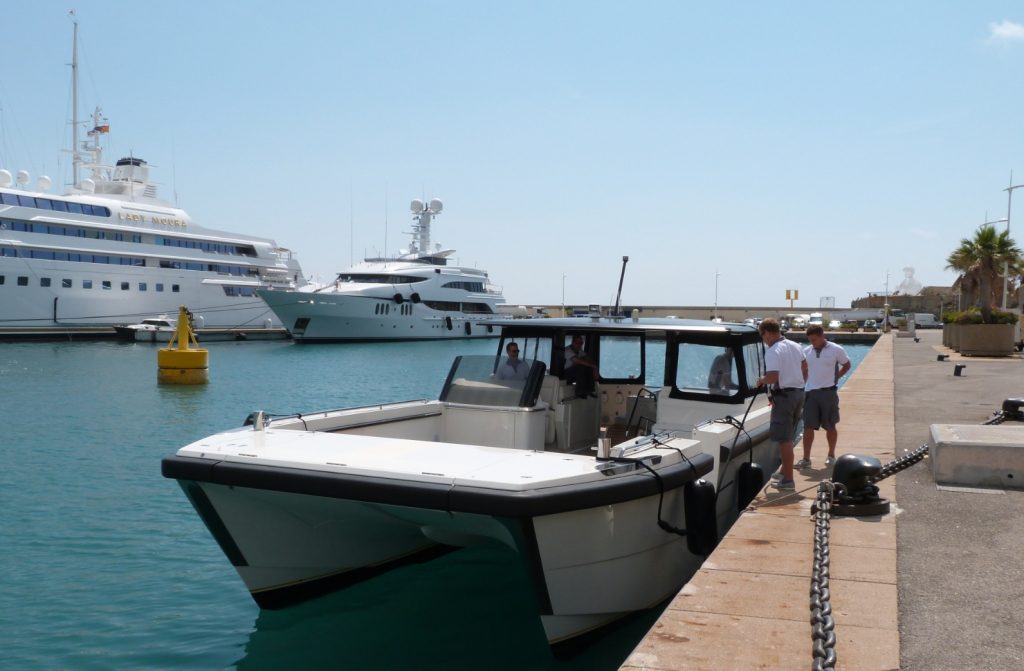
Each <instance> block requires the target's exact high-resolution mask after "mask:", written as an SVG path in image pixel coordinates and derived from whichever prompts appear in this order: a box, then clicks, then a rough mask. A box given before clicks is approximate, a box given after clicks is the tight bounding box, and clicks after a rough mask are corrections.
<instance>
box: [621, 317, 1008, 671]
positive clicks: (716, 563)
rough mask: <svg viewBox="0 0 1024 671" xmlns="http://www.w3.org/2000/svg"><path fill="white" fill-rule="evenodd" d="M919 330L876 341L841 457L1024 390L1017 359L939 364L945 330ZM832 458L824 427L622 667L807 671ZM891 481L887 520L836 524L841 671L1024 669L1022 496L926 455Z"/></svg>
mask: <svg viewBox="0 0 1024 671" xmlns="http://www.w3.org/2000/svg"><path fill="white" fill-rule="evenodd" d="M920 335H921V342H920V343H915V342H914V341H913V340H912V339H909V338H908V339H899V340H897V339H896V338H894V337H892V336H885V337H882V338H880V339H879V341H878V343H877V344H876V345H875V347H874V348H873V349H872V351H871V352H870V354H869V355H868V356H867V357H866V358H865V360H864V361H863V362H862V363H861V365H860V366H859V367H858V369H857V370H856V371H855V373H854V375H853V377H852V378H851V379H850V380H849V381H848V382H847V383H846V385H845V386H844V387H843V389H842V390H841V391H840V399H841V405H842V421H841V423H840V438H839V449H838V454H844V453H858V454H866V455H872V456H876V457H877V458H878V459H880V460H881V461H882V462H886V461H889V460H891V459H892V458H893V457H894V456H895V454H896V451H897V450H899V452H900V454H902V453H903V451H904V450H908V449H913V448H916V447H918V446H919V445H921V444H924V443H927V442H928V438H929V436H928V427H929V425H930V424H932V423H938V422H959V423H979V422H981V421H983V420H985V419H986V418H987V417H988V416H989V415H990V414H991V413H992V412H993V411H994V410H997V409H998V408H999V405H1000V403H1001V401H1002V399H1004V398H1007V397H1011V396H1020V395H1024V375H1022V373H1024V367H1022V363H1021V362H1020V361H1019V360H1013V361H1007V360H1002V361H989V362H981V361H975V362H972V364H971V365H970V366H969V368H968V372H967V374H966V375H965V376H964V377H954V376H953V374H952V372H953V364H952V363H950V362H942V363H940V362H937V361H936V357H935V354H936V351H935V347H936V346H938V344H939V342H940V339H941V336H940V335H939V334H938V333H934V332H932V333H921V334H920ZM799 449H800V448H799V446H798V447H797V450H798V454H799ZM825 454H826V449H825V444H824V436H819V437H818V440H817V441H816V443H815V448H814V453H813V454H812V460H813V461H814V464H815V468H813V469H810V470H805V471H803V472H799V471H798V473H797V494H796V495H793V494H790V495H783V494H780V493H778V492H775V491H774V490H772V489H770V488H769V489H768V490H767V491H766V492H762V494H761V495H760V496H759V497H758V498H757V499H756V500H755V501H754V503H752V504H751V507H750V509H749V510H748V511H747V512H746V513H744V515H743V516H741V518H740V519H739V520H738V521H737V523H736V524H735V525H734V526H733V528H732V529H731V530H730V531H729V533H728V534H727V535H726V536H725V538H724V539H723V540H722V542H721V543H720V544H719V546H718V547H717V548H716V549H715V551H714V553H712V554H711V556H710V557H709V558H708V560H707V561H706V562H705V564H704V566H703V567H702V568H701V570H700V571H699V572H698V573H697V575H695V576H694V578H693V579H692V580H691V581H690V582H689V583H688V584H687V585H686V586H685V587H684V588H683V590H682V591H681V592H680V593H679V595H678V596H677V597H676V598H675V599H674V600H673V601H672V602H671V604H670V605H669V606H668V608H667V609H666V611H665V612H664V614H663V615H662V616H661V618H660V619H659V620H658V622H657V623H656V624H655V626H654V627H653V628H652V629H651V630H650V632H649V633H648V634H647V636H646V637H645V638H644V639H643V641H641V643H640V644H639V645H638V646H637V648H636V649H635V650H634V652H633V654H632V655H630V656H629V657H628V658H627V659H626V661H625V662H624V664H623V667H622V668H623V669H626V670H630V671H638V670H640V669H649V670H668V669H673V670H674V669H805V668H809V667H810V666H811V662H812V655H811V636H810V624H809V615H810V614H809V599H808V593H809V588H810V584H809V581H810V570H811V563H812V549H813V524H812V522H811V520H810V507H811V503H812V502H813V497H814V495H815V492H816V485H817V483H818V482H819V481H820V480H821V479H824V478H825V477H827V475H828V473H827V472H826V471H825V470H824V469H822V468H820V467H819V466H820V465H821V463H822V460H823V458H824V455H825ZM880 489H881V494H882V496H885V497H886V498H889V499H890V500H891V501H892V502H893V512H892V513H891V514H889V515H887V516H885V517H874V518H859V519H857V518H837V517H834V518H833V522H832V531H831V544H832V562H831V574H832V606H833V609H834V615H835V621H836V636H837V645H836V652H837V656H838V662H839V663H838V667H837V668H839V669H847V670H852V669H957V670H960V669H966V668H970V669H1009V668H1024V652H1022V651H1024V644H1022V643H1021V642H1020V632H1021V631H1024V615H1022V611H1021V609H1019V608H1018V607H1017V605H1018V604H1019V603H1020V602H1021V599H1022V598H1024V585H1022V584H1021V582H1020V580H1019V578H1020V575H1021V566H1022V563H1024V562H1022V560H1021V555H1022V553H1024V492H1014V491H1008V492H1003V491H1002V490H989V491H987V492H979V491H962V490H958V491H950V490H948V489H945V490H939V489H937V488H936V486H935V483H934V481H933V480H932V479H931V473H930V471H929V469H928V465H927V463H922V464H917V465H915V466H912V467H911V468H909V469H908V470H906V471H904V472H902V473H900V474H898V475H897V476H895V477H891V478H888V479H887V480H885V481H883V482H882V483H880ZM897 491H898V493H899V495H898V496H897Z"/></svg>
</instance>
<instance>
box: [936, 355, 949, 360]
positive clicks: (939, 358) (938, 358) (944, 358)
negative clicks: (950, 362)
mask: <svg viewBox="0 0 1024 671" xmlns="http://www.w3.org/2000/svg"><path fill="white" fill-rule="evenodd" d="M948 358H949V355H948V354H936V355H935V360H936V361H945V360H946V359H948Z"/></svg>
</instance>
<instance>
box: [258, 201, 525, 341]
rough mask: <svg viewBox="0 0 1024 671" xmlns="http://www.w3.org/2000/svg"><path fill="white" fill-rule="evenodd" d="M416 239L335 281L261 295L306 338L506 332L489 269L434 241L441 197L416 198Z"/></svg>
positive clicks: (477, 335)
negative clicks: (457, 259) (468, 263)
mask: <svg viewBox="0 0 1024 671" xmlns="http://www.w3.org/2000/svg"><path fill="white" fill-rule="evenodd" d="M410 209H411V210H412V214H413V225H412V229H413V230H412V232H411V235H412V244H411V245H410V246H409V247H408V248H407V249H402V250H400V251H399V253H398V255H397V256H395V257H394V258H368V259H365V260H364V261H363V262H362V263H357V264H356V265H354V266H352V267H351V268H349V269H348V270H346V271H344V272H342V273H339V274H338V276H337V277H336V278H335V279H334V281H333V282H331V283H328V284H324V285H320V286H314V285H311V284H310V285H306V286H305V287H303V288H300V289H298V290H297V291H296V290H291V291H289V290H276V289H260V290H259V291H258V292H257V293H258V294H259V296H260V297H261V298H263V300H265V301H266V302H267V305H269V306H270V308H271V309H272V310H273V311H274V312H275V314H277V316H278V318H279V319H280V320H281V322H282V323H283V324H284V327H285V328H286V329H288V330H289V332H290V333H291V335H292V338H294V339H295V340H296V341H299V342H339V341H374V340H430V339H454V338H487V337H496V336H498V335H499V331H500V329H498V328H497V327H496V326H494V325H493V324H491V323H490V322H491V321H493V320H495V319H499V318H503V317H504V316H505V315H504V314H502V310H503V308H504V303H505V299H504V297H503V296H502V292H501V289H500V288H498V287H495V286H493V285H492V284H491V283H490V279H489V277H488V275H487V272H486V271H483V270H479V269H476V268H464V267H459V266H450V265H448V260H449V259H450V257H451V256H452V255H453V254H454V253H455V250H454V249H443V248H442V247H441V245H440V244H434V245H433V246H431V241H430V225H431V222H432V221H433V220H434V217H436V216H437V215H438V214H440V213H441V210H442V209H443V204H442V202H441V201H440V200H438V199H437V198H433V199H431V200H430V201H429V202H426V203H425V202H423V201H422V200H420V199H418V198H417V199H416V200H413V201H412V205H411V208H410Z"/></svg>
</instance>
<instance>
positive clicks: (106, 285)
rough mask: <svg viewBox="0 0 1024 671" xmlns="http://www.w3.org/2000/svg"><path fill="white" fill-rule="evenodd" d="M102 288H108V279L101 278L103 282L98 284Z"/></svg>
mask: <svg viewBox="0 0 1024 671" xmlns="http://www.w3.org/2000/svg"><path fill="white" fill-rule="evenodd" d="M100 286H101V287H103V288H104V289H110V280H103V284H101V285H100Z"/></svg>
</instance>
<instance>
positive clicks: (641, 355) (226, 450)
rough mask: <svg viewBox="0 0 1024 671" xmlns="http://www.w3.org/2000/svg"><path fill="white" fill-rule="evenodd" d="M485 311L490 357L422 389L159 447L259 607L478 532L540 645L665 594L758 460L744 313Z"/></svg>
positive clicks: (755, 358)
mask: <svg viewBox="0 0 1024 671" xmlns="http://www.w3.org/2000/svg"><path fill="white" fill-rule="evenodd" d="M497 325H499V326H501V327H502V329H503V331H502V337H501V341H500V343H499V352H501V354H500V355H499V356H492V355H488V356H463V357H459V358H457V359H456V360H455V363H454V364H453V365H452V368H451V371H450V373H449V375H448V378H447V380H445V382H444V386H443V388H442V391H441V394H440V396H439V398H438V399H436V400H415V401H407V402H402V403H390V404H383V405H372V406H366V407H358V408H348V409H339V410H328V411H323V412H311V413H303V414H301V415H295V416H289V417H277V418H272V419H268V418H266V417H265V416H264V415H263V414H262V413H254V415H253V416H251V418H250V420H251V421H250V422H249V423H248V424H249V425H247V426H245V427H243V428H239V429H234V430H230V431H226V432H224V433H219V434H216V435H213V436H210V437H208V438H204V439H202V440H200V441H197V442H195V443H193V444H191V445H188V446H186V447H183V448H181V449H180V450H178V452H177V453H176V454H175V455H173V456H169V457H167V458H165V459H164V461H163V474H164V475H165V476H166V477H169V478H174V479H176V480H178V482H179V483H180V485H181V487H182V489H183V490H184V492H185V494H186V495H187V497H188V498H189V500H190V501H191V503H192V505H193V506H194V507H195V509H196V511H197V512H198V513H199V515H200V517H201V518H202V519H203V521H204V522H205V523H206V525H207V527H208V528H209V530H210V532H211V534H212V535H213V537H214V538H215V539H216V541H217V542H218V543H219V544H220V547H221V549H222V550H223V551H224V553H225V555H227V557H228V559H229V560H230V561H231V562H232V564H233V565H234V566H235V568H236V570H237V571H238V573H239V575H240V576H241V578H242V580H243V581H244V582H245V584H246V586H247V587H248V588H249V590H250V592H251V593H252V596H253V598H254V599H255V600H256V602H257V603H258V604H259V605H260V606H262V607H265V608H279V607H283V606H287V605H289V604H291V603H295V602H297V601H301V600H304V599H307V598H310V597H314V596H317V595H320V594H323V593H325V592H328V591H333V590H336V589H339V588H342V587H345V586H347V585H350V584H352V583H354V582H357V581H360V580H364V579H367V578H370V577H372V576H374V575H376V574H378V573H380V572H383V571H387V570H389V569H391V568H394V567H397V566H401V565H403V564H405V563H407V562H411V561H427V560H429V559H431V558H433V557H435V556H437V555H438V554H439V553H442V552H447V551H451V550H453V549H457V548H462V547H467V546H472V545H477V544H482V543H485V544H489V545H498V546H501V547H504V548H506V549H507V550H508V552H510V553H514V554H515V556H516V557H517V558H518V562H519V564H520V565H521V566H522V570H523V571H524V573H525V575H527V576H528V577H529V578H530V579H531V581H532V584H533V588H534V593H535V596H536V603H537V612H538V614H539V616H540V618H541V620H542V622H543V625H544V629H545V632H546V634H547V638H548V640H549V641H550V642H551V643H557V642H559V641H563V640H566V639H568V638H571V637H574V636H577V635H579V634H582V633H584V632H587V631H590V630H593V629H595V628H597V627H600V626H602V625H605V624H607V623H610V622H612V621H614V620H615V619H617V618H620V617H622V616H624V615H627V614H629V613H632V612H635V611H640V610H643V609H647V608H650V607H652V606H655V605H657V604H659V603H660V602H662V601H664V600H665V599H668V598H670V597H672V596H673V595H675V594H676V593H677V591H678V590H679V589H680V588H681V587H682V585H683V584H684V583H685V582H686V581H687V580H688V579H689V577H690V576H691V575H692V574H693V573H694V571H696V570H697V568H698V567H699V566H700V564H701V562H702V561H703V559H704V558H705V556H706V555H707V553H709V552H710V551H711V549H712V548H713V547H714V544H715V543H716V542H717V539H718V537H719V533H720V532H723V531H724V530H726V529H727V528H728V527H729V526H730V525H731V524H732V522H733V521H734V520H735V518H736V516H737V515H738V513H739V511H740V510H742V509H743V508H744V507H745V506H746V505H747V503H748V502H749V501H750V500H751V499H752V498H753V496H754V495H755V494H756V492H757V491H758V490H759V489H760V488H761V487H762V486H763V485H764V484H765V483H766V482H767V477H768V474H770V473H771V472H773V471H774V470H775V468H776V466H777V464H778V450H777V445H775V444H773V443H771V442H770V441H769V440H768V425H769V415H770V410H769V408H768V406H767V401H766V399H765V398H764V397H763V396H759V395H758V394H757V392H756V390H755V389H754V388H753V387H754V381H755V380H756V379H757V378H758V377H759V376H760V375H761V374H762V372H763V348H762V345H761V341H760V338H759V336H758V334H757V332H756V330H754V329H753V328H751V327H749V326H744V325H737V324H714V323H711V322H705V321H690V320H682V319H674V320H668V319H664V320H628V319H626V320H617V321H616V320H602V319H586V318H584V319H538V320H505V321H503V322H499V323H498V324H497ZM576 336H578V337H580V338H582V341H583V345H582V350H583V351H584V352H586V356H587V357H588V358H587V359H581V358H579V357H577V358H576V359H574V358H573V356H574V352H570V351H568V350H566V347H567V346H568V345H569V344H570V343H571V342H572V340H573V338H574V337H576ZM511 342H515V343H516V344H517V345H518V346H519V349H520V350H522V352H523V354H524V356H525V359H524V360H523V361H521V362H518V363H517V365H515V366H511V368H515V369H516V370H517V371H519V372H521V374H517V375H514V376H510V375H505V374H504V372H505V370H504V369H503V367H506V357H505V345H506V344H507V343H511ZM662 355H663V356H664V359H663V360H664V365H663V366H661V365H658V367H657V369H656V370H654V371H652V374H651V375H650V378H651V382H654V383H657V384H658V387H657V388H652V387H649V386H648V385H647V384H646V381H647V378H648V370H647V366H648V364H649V363H651V362H653V361H654V360H655V359H658V358H661V356H662ZM576 361H589V362H590V363H593V364H596V366H597V370H599V371H600V374H599V375H598V376H597V379H596V381H593V382H591V381H590V380H588V379H587V376H586V375H580V374H579V371H581V370H584V368H583V367H582V366H583V364H582V363H576ZM574 369H575V370H574ZM592 370H594V369H593V368H585V372H587V373H589V372H590V371H592ZM508 377H516V378H517V379H506V378H508ZM591 377H593V375H591ZM574 380H575V382H574ZM591 384H592V385H593V387H592V389H587V388H586V387H587V386H589V385H591ZM603 432H605V433H607V435H608V436H609V437H608V438H602V433H603ZM612 443H614V444H612ZM597 450H600V451H597ZM459 588H460V587H459V586H453V589H459ZM461 588H462V589H473V585H463V586H461Z"/></svg>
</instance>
